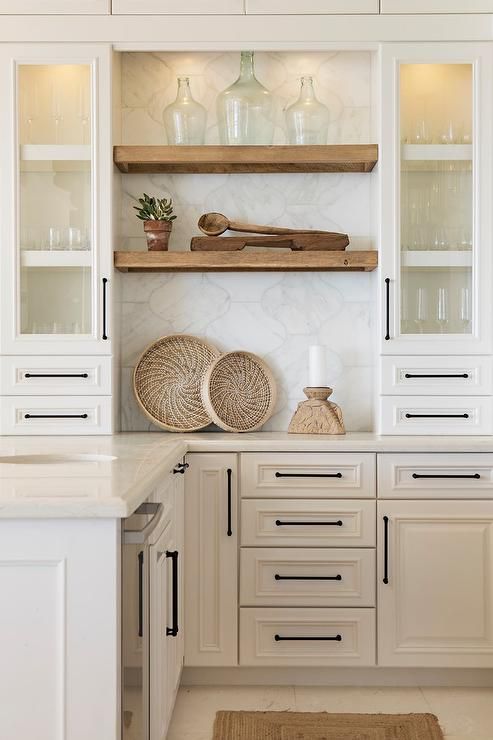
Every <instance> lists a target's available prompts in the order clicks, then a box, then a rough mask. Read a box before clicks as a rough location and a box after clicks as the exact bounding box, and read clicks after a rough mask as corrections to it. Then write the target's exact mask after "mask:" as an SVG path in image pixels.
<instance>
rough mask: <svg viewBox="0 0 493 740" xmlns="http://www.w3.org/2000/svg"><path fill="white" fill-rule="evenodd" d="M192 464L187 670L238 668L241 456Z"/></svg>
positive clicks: (205, 457) (196, 459)
mask: <svg viewBox="0 0 493 740" xmlns="http://www.w3.org/2000/svg"><path fill="white" fill-rule="evenodd" d="M187 460H188V462H189V464H190V467H189V469H188V470H187V472H186V474H185V531H186V533H187V537H186V545H185V636H186V637H185V665H187V666H232V665H237V664H238V486H237V456H236V455H235V454H226V455H224V454H206V453H204V454H191V455H189V456H188V457H187Z"/></svg>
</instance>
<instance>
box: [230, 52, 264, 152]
mask: <svg viewBox="0 0 493 740" xmlns="http://www.w3.org/2000/svg"><path fill="white" fill-rule="evenodd" d="M217 118H218V125H219V138H220V141H221V144H236V145H239V144H259V145H261V144H272V142H273V139H274V101H273V97H272V95H271V93H270V92H269V91H268V90H267V89H266V88H265V87H264V86H263V85H261V84H260V82H259V81H258V80H257V78H256V77H255V69H254V60H253V51H242V52H241V61H240V76H239V77H238V79H237V80H236V82H235V83H234V84H233V85H231V86H230V87H228V88H227V89H226V90H224V91H223V92H222V93H221V94H220V95H219V97H218V99H217Z"/></svg>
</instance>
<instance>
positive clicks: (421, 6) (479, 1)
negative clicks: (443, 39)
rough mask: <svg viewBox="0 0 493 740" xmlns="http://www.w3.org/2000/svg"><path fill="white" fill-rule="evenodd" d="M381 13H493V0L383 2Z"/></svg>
mask: <svg viewBox="0 0 493 740" xmlns="http://www.w3.org/2000/svg"><path fill="white" fill-rule="evenodd" d="M380 12H381V13H409V14H413V13H415V14H419V13H493V1H492V0H381V11H380Z"/></svg>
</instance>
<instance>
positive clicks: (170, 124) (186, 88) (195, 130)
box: [163, 77, 207, 146]
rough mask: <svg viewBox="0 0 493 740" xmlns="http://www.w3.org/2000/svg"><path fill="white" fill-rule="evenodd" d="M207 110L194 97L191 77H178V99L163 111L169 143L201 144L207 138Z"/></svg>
mask: <svg viewBox="0 0 493 740" xmlns="http://www.w3.org/2000/svg"><path fill="white" fill-rule="evenodd" d="M206 119H207V111H206V110H205V108H204V106H203V105H200V103H197V101H196V100H194V99H193V97H192V92H191V90H190V79H189V78H188V77H178V93H177V96H176V100H175V102H174V103H171V105H168V106H167V107H166V108H165V109H164V112H163V122H164V127H165V129H166V134H167V137H168V144H170V145H183V146H187V145H188V146H200V145H201V144H203V143H204V140H205V123H206Z"/></svg>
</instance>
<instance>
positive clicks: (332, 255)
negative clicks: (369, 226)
mask: <svg viewBox="0 0 493 740" xmlns="http://www.w3.org/2000/svg"><path fill="white" fill-rule="evenodd" d="M114 262H115V267H116V269H117V270H120V271H121V272H335V271H340V272H351V271H352V272H371V271H372V270H374V269H375V268H376V267H377V265H378V252H376V251H365V252H362V251H354V252H352V251H348V252H279V251H278V252H275V253H274V252H115V258H114Z"/></svg>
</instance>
